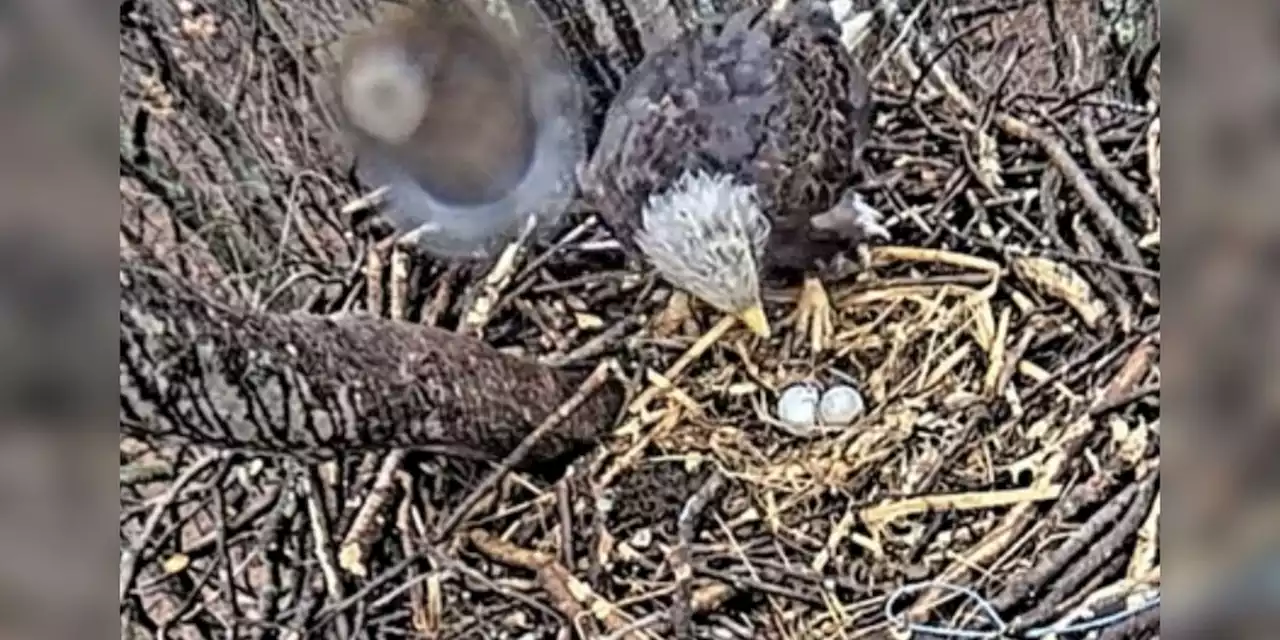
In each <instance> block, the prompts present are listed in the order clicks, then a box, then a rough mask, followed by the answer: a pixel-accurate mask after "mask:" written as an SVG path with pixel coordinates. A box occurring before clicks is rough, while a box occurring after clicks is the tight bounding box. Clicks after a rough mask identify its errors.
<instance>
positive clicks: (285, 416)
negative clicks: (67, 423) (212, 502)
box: [120, 265, 622, 464]
mask: <svg viewBox="0 0 1280 640" xmlns="http://www.w3.org/2000/svg"><path fill="white" fill-rule="evenodd" d="M120 284H121V296H120V418H121V429H122V431H123V432H124V433H125V434H126V435H132V436H136V437H140V438H148V439H155V438H172V439H177V440H181V441H185V442H191V443H200V444H213V445H219V446H223V447H228V448H242V449H253V450H261V451H272V452H284V453H308V454H312V453H327V452H331V451H333V450H339V449H341V450H350V449H360V448H365V449H369V448H375V449H385V448H421V447H446V448H463V449H468V450H471V451H472V452H475V453H481V454H484V455H487V456H492V457H499V458H500V457H503V456H505V455H506V454H507V453H509V452H510V451H511V450H513V449H515V447H516V446H517V445H519V444H520V442H521V440H522V439H523V438H524V437H525V436H526V435H528V434H529V433H530V432H532V431H533V430H534V428H535V427H536V426H537V425H538V424H539V423H540V422H541V421H542V420H543V419H544V418H546V417H547V416H549V415H551V414H552V412H554V411H555V410H556V409H557V407H558V406H559V405H560V404H561V403H562V402H564V401H565V400H566V399H568V398H569V397H571V396H572V395H573V393H574V391H576V390H577V388H578V387H579V385H580V384H581V382H582V378H583V377H584V376H583V375H581V374H573V373H570V372H567V371H562V370H558V369H554V368H551V367H548V366H545V365H542V364H538V363H534V362H531V361H527V360H521V359H518V358H514V357H510V356H507V355H505V354H503V353H501V352H499V351H497V350H496V349H494V348H492V347H490V346H488V345H486V344H484V343H482V342H480V341H478V340H474V339H471V338H467V337H463V336H460V335H456V334H453V333H450V332H447V331H444V330H441V329H436V328H433V327H428V326H421V325H413V324H407V323H400V322H393V321H391V320H387V319H383V318H377V317H373V316H360V315H353V316H346V317H342V318H330V317H324V316H312V315H302V314H290V315H283V314H272V313H262V312H254V311H249V310H245V309H241V308H237V307H234V306H229V305H226V304H223V303H220V302H216V301H213V300H211V299H207V298H205V297H203V296H201V295H199V294H197V293H195V291H194V290H193V289H191V288H190V287H188V286H186V285H185V284H183V283H182V282H181V281H179V280H178V279H176V278H174V277H173V276H171V275H168V274H166V273H164V272H161V271H153V270H150V269H148V268H147V267H142V266H129V265H126V266H122V267H121V270H120ZM621 403H622V390H621V388H620V386H618V385H616V384H609V385H606V386H605V387H604V388H602V389H601V390H600V391H598V392H597V393H596V394H594V395H593V396H592V397H590V398H588V399H587V401H586V402H584V403H583V404H582V405H581V406H580V407H578V409H577V410H576V411H574V412H573V413H572V414H571V415H570V416H569V417H568V418H567V419H565V420H564V421H563V422H562V423H561V424H560V425H559V426H558V427H557V428H556V429H555V430H554V431H553V432H552V433H548V434H547V435H546V436H545V437H543V438H541V439H540V440H539V441H538V443H537V445H536V446H535V447H534V449H533V450H532V451H530V452H529V455H528V456H527V457H526V458H525V460H526V461H527V463H530V464H536V463H538V462H540V461H546V460H549V459H554V458H557V457H559V456H561V455H563V454H566V453H569V452H570V451H573V450H575V449H576V448H577V447H579V446H584V445H587V444H589V443H593V442H594V441H595V440H596V439H597V438H598V437H599V436H600V434H601V433H603V431H604V430H605V429H607V428H608V427H609V426H610V425H611V424H612V422H613V420H614V418H615V416H616V413H617V411H618V409H619V407H620V406H621Z"/></svg>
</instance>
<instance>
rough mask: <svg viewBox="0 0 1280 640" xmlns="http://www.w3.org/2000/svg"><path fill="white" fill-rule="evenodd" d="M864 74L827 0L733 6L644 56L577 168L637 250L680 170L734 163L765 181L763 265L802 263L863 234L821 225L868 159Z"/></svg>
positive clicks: (619, 233) (750, 179) (752, 179)
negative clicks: (641, 232)
mask: <svg viewBox="0 0 1280 640" xmlns="http://www.w3.org/2000/svg"><path fill="white" fill-rule="evenodd" d="M869 93H870V90H869V85H868V82H867V78H866V75H865V72H864V71H863V70H862V69H861V67H860V66H859V65H858V63H857V62H856V61H855V60H854V59H853V57H852V56H851V54H850V53H849V52H848V50H847V49H845V48H844V46H843V45H842V44H841V41H840V27H839V25H838V24H837V23H836V22H835V20H834V19H833V18H832V17H831V15H830V13H829V10H828V9H827V8H826V7H825V5H819V4H818V3H816V2H803V1H800V2H795V3H793V5H792V7H791V8H790V9H788V10H786V11H785V12H783V13H781V14H780V15H777V16H773V15H770V14H769V13H768V10H767V8H750V9H744V10H741V11H738V12H736V13H734V14H732V15H730V16H728V17H727V18H724V19H721V20H717V21H710V22H705V23H703V24H700V25H697V26H694V27H692V28H691V29H690V30H688V31H686V32H685V33H683V34H682V35H681V36H679V37H678V38H677V39H675V40H674V41H673V42H672V43H671V44H670V45H669V46H667V47H665V48H663V49H661V50H658V51H656V52H654V53H653V54H651V55H650V56H649V57H647V58H646V59H645V60H644V61H643V62H642V63H641V64H640V66H638V67H637V68H636V69H635V71H634V72H633V73H632V74H631V75H630V76H629V78H628V79H627V81H626V83H625V84H624V85H623V87H622V89H621V91H620V92H619V94H618V96H617V97H616V99H615V101H614V103H613V104H612V105H611V108H610V109H609V112H608V115H607V117H606V123H605V126H604V130H603V132H602V134H601V139H600V143H599V145H598V147H597V149H596V151H595V153H594V155H593V157H592V159H591V161H590V163H589V164H588V166H587V167H586V168H585V170H584V171H583V174H582V182H583V190H584V194H585V195H586V197H587V198H588V199H589V200H591V201H592V203H593V204H594V205H595V206H596V207H597V208H598V209H599V210H600V214H601V217H602V219H603V220H604V222H605V223H606V224H607V225H608V226H609V227H610V229H611V230H612V231H613V232H614V235H615V236H616V237H617V238H618V239H619V241H620V242H622V243H623V245H624V246H625V247H626V248H627V249H628V250H629V251H631V252H633V253H634V252H636V251H637V249H636V246H635V243H634V241H633V240H632V238H633V236H634V235H635V231H636V229H637V227H638V225H640V224H641V212H642V210H643V208H644V205H645V203H646V201H647V199H648V198H649V196H650V195H651V194H654V193H658V192H660V191H661V190H662V189H664V188H665V187H666V186H667V185H669V184H670V183H671V182H672V181H673V180H675V179H676V178H677V177H678V176H679V175H680V174H681V173H683V172H685V171H687V170H692V169H696V168H706V169H711V170H719V171H724V172H729V173H732V174H733V175H734V176H735V177H736V178H737V179H738V180H740V181H742V182H744V183H747V184H754V185H756V186H757V188H758V192H759V196H760V203H761V208H762V209H763V210H764V212H765V214H766V215H767V216H769V218H770V220H771V223H772V226H773V231H772V234H771V236H770V240H769V244H768V248H767V249H766V252H765V256H764V260H765V265H764V267H765V270H766V271H771V270H773V269H774V268H784V269H788V270H790V269H806V268H809V267H810V266H812V265H813V263H814V262H815V260H817V259H825V258H829V257H831V256H832V255H834V254H835V253H837V252H839V251H842V250H845V249H848V248H850V247H851V246H852V245H853V244H854V243H856V241H858V240H860V238H849V237H847V236H844V235H840V234H838V233H836V232H834V231H830V230H825V229H816V228H814V227H813V226H812V225H811V224H810V220H811V219H812V218H813V217H814V216H816V215H820V214H822V213H824V212H826V211H828V210H829V209H831V207H833V206H834V205H836V204H837V203H838V202H839V201H840V198H841V196H842V194H843V193H844V190H845V189H846V188H847V187H849V186H850V185H851V184H852V182H853V180H854V178H855V177H856V174H857V172H858V169H859V160H858V154H859V152H860V150H861V148H862V147H863V146H864V144H865V142H866V140H867V138H868V133H869V129H870V126H871V117H872V111H871V103H870V99H869Z"/></svg>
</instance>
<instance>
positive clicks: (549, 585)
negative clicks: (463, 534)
mask: <svg viewBox="0 0 1280 640" xmlns="http://www.w3.org/2000/svg"><path fill="white" fill-rule="evenodd" d="M468 538H469V539H470V540H471V544H473V545H475V547H476V549H478V550H480V552H481V553H483V554H485V555H486V556H488V557H490V558H492V559H493V560H495V561H497V562H501V563H503V564H506V565H510V566H515V567H521V568H523V569H528V570H530V571H534V572H536V573H537V574H538V582H539V583H540V584H541V585H542V588H543V589H544V590H545V591H546V592H547V595H548V596H550V598H551V604H552V606H554V607H555V608H556V610H557V611H559V612H560V614H561V615H563V616H564V617H565V618H567V619H568V620H569V621H570V622H571V623H573V624H575V625H576V624H577V623H578V621H579V620H581V619H582V618H583V617H584V616H591V617H594V618H595V619H597V620H600V621H601V622H603V623H604V625H605V627H607V628H608V629H609V630H610V631H615V632H616V631H617V630H619V629H622V628H624V627H626V626H627V625H628V624H629V621H628V620H627V619H626V618H625V617H623V615H622V612H621V611H620V610H619V609H618V608H617V607H616V606H614V605H613V603H611V602H609V601H607V600H605V599H604V598H602V597H600V595H598V594H596V593H595V592H594V591H593V590H592V589H591V587H590V586H588V585H587V584H585V583H583V582H582V581H581V580H578V579H577V578H575V577H574V576H573V574H571V573H569V570H568V569H566V568H564V566H563V565H561V564H560V563H558V562H556V560H555V556H553V555H551V554H549V553H545V552H542V551H534V550H532V549H523V548H521V547H517V546H516V545H514V544H511V543H510V542H507V541H505V540H502V539H499V538H497V537H495V536H493V535H491V534H489V533H488V532H486V531H482V530H480V529H475V530H473V531H471V532H470V535H469V536H468Z"/></svg>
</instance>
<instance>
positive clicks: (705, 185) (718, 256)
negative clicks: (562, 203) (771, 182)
mask: <svg viewBox="0 0 1280 640" xmlns="http://www.w3.org/2000/svg"><path fill="white" fill-rule="evenodd" d="M770 229H771V227H770V224H769V219H768V218H767V217H766V216H765V215H764V212H763V211H762V210H761V209H760V203H759V199H758V197H757V194H756V188H755V187H754V186H750V185H744V184H741V183H739V182H737V181H736V180H735V179H734V178H733V176H730V175H726V174H720V173H716V174H711V173H707V172H704V171H690V172H686V173H684V174H682V175H681V176H680V178H679V179H677V180H676V181H675V182H674V183H673V184H672V185H671V186H670V187H669V188H667V189H666V190H664V191H661V192H659V193H656V194H654V195H652V196H650V197H649V201H648V202H647V203H646V204H645V207H644V209H643V211H642V212H641V225H640V229H639V230H638V231H637V232H636V235H635V241H636V244H637V246H639V248H640V250H641V251H643V252H644V254H645V255H646V256H647V257H648V258H649V261H650V262H651V263H652V264H653V266H654V269H656V270H657V271H658V273H659V274H661V275H662V277H663V278H665V279H666V280H667V281H668V282H670V283H671V284H673V285H675V286H677V287H680V288H682V289H684V290H686V291H688V292H689V293H690V294H692V295H694V296H696V297H698V298H699V299H701V300H702V301H704V302H706V303H707V304H709V305H711V306H713V307H715V308H716V309H719V310H720V311H723V312H725V313H730V314H733V315H736V316H737V317H738V318H740V319H741V320H742V322H743V323H744V324H746V325H747V327H748V328H750V329H751V330H752V331H753V332H755V333H756V334H758V335H760V336H761V337H768V336H769V335H770V329H769V322H768V320H767V319H766V318H765V315H764V310H763V307H762V304H761V296H760V258H761V255H762V253H763V252H764V248H765V243H766V242H767V241H768V238H769V231H770Z"/></svg>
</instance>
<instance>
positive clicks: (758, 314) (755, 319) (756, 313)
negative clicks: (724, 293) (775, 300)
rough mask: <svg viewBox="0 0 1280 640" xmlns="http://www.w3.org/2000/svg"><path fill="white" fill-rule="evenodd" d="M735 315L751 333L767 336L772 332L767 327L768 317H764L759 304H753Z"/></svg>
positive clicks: (762, 336)
mask: <svg viewBox="0 0 1280 640" xmlns="http://www.w3.org/2000/svg"><path fill="white" fill-rule="evenodd" d="M735 315H737V316H738V319H739V320H741V321H742V324H745V325H747V328H748V329H750V330H751V332H752V333H754V334H756V335H758V336H760V337H761V338H768V337H769V336H771V335H773V332H772V331H771V330H770V329H769V319H768V318H766V317H765V315H764V309H763V308H761V306H760V305H759V304H753V305H751V306H750V307H747V308H746V309H743V310H742V311H739V312H738V313H737V314H735Z"/></svg>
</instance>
